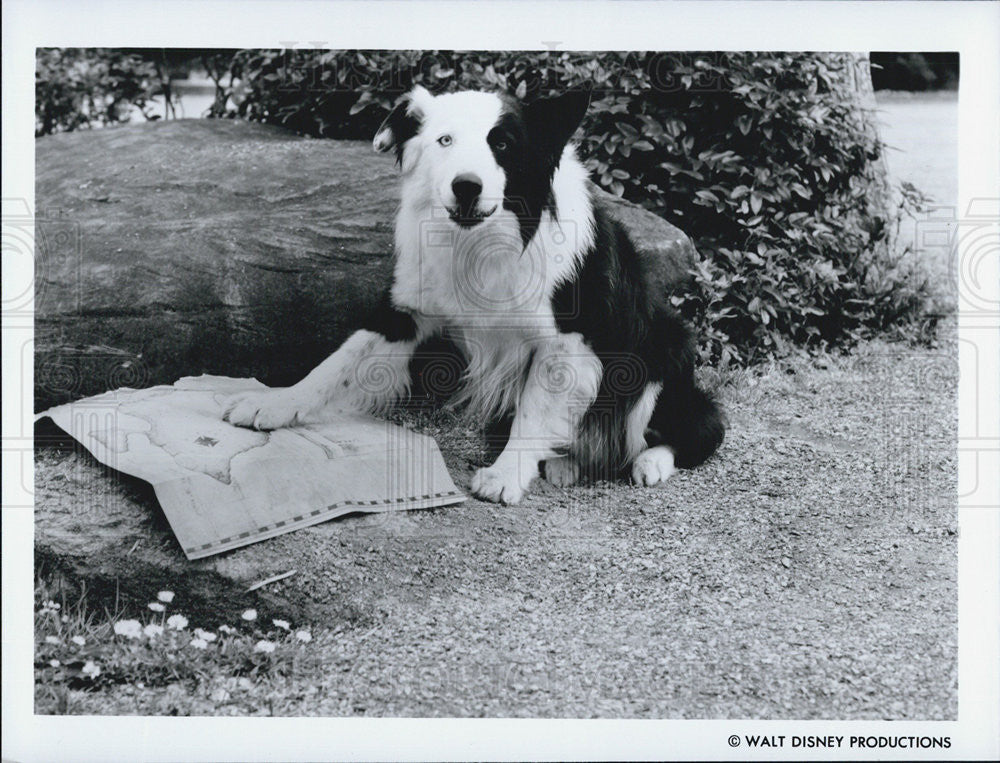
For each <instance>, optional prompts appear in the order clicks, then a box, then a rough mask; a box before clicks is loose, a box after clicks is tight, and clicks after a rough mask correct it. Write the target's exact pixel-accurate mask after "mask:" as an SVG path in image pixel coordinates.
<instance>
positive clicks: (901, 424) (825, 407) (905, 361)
mask: <svg viewBox="0 0 1000 763" xmlns="http://www.w3.org/2000/svg"><path fill="white" fill-rule="evenodd" d="M954 358H955V338H954V329H953V328H946V329H945V338H944V340H943V341H942V344H941V346H940V347H939V348H936V349H933V350H912V349H909V348H905V347H901V346H896V345H887V344H882V343H876V344H871V345H867V346H865V347H862V348H861V349H860V350H859V351H858V352H857V353H856V354H855V355H853V356H851V357H849V358H829V359H825V360H821V361H806V360H800V361H795V362H792V363H785V364H781V365H776V366H774V367H772V368H769V369H766V370H765V371H764V372H763V373H757V374H752V375H751V374H746V375H744V376H741V377H739V378H737V379H731V380H730V384H728V385H727V386H726V387H725V388H724V390H723V392H722V395H723V399H724V401H725V404H726V407H727V409H728V411H729V415H730V418H731V428H730V431H729V434H728V437H727V440H726V443H725V444H724V446H723V448H722V450H721V451H720V453H719V454H718V455H717V456H716V457H715V458H713V459H712V460H711V461H710V462H709V463H707V464H706V465H705V466H703V467H701V468H699V469H696V470H692V471H685V472H680V473H678V474H677V475H676V476H675V477H674V478H673V479H672V480H671V481H670V482H669V483H668V484H667V485H666V486H664V487H661V488H635V487H631V486H628V485H617V484H616V485H612V484H601V485H598V486H594V487H585V488H572V489H567V490H559V489H556V488H553V487H551V486H549V485H547V484H539V485H538V487H537V488H536V490H535V491H534V493H533V494H532V495H531V496H530V497H529V498H528V500H527V501H526V502H525V504H524V505H523V506H521V507H517V508H508V507H499V506H494V505H490V504H484V503H480V502H478V501H474V500H470V501H468V502H467V503H466V504H464V505H462V506H458V507H453V508H448V509H442V510H434V511H425V512H410V513H406V514H402V515H396V516H390V517H386V516H374V517H357V518H349V519H347V520H344V521H338V522H332V523H327V524H325V525H321V526H318V527H316V528H312V529H309V530H306V531H303V532H307V533H311V534H312V536H313V538H312V541H311V542H310V544H309V548H311V549H313V551H312V552H310V553H312V554H313V556H314V558H310V559H304V560H302V564H301V566H300V570H305V571H304V572H300V574H298V575H296V576H293V577H292V578H289V579H288V580H287V581H282V582H281V583H278V584H275V586H274V587H275V588H277V589H278V590H277V591H275V593H277V594H280V595H288V596H289V597H290V598H294V596H295V595H296V593H298V594H303V593H306V592H308V594H309V595H311V596H314V597H315V596H320V597H329V598H330V599H332V600H337V601H340V602H342V603H343V605H344V609H343V611H344V612H345V615H344V617H343V618H342V619H340V620H338V621H334V622H327V623H316V624H314V625H313V633H314V635H315V637H316V638H315V641H314V642H313V644H312V645H311V646H312V647H313V651H312V654H313V657H314V659H313V660H310V661H309V664H308V665H305V664H304V665H301V666H299V669H298V670H296V671H295V672H294V674H293V675H291V676H289V677H287V678H286V679H282V680H280V681H279V683H278V684H277V685H276V686H274V687H273V691H272V692H271V694H270V699H267V698H265V697H262V696H261V695H260V693H259V692H255V691H245V692H241V691H240V690H238V689H233V690H232V692H231V696H230V697H229V698H228V699H227V700H226V701H225V702H222V703H219V702H215V701H213V700H211V699H210V697H211V695H212V693H213V691H214V690H215V689H217V688H218V687H219V686H221V685H223V684H224V681H223V679H221V678H219V679H218V681H209V682H206V683H204V684H203V685H202V686H200V687H199V688H198V689H197V690H196V691H194V693H189V689H188V688H186V687H182V686H172V687H167V688H165V689H151V688H149V689H145V690H142V691H139V690H136V689H135V688H134V687H119V688H116V689H114V690H112V691H110V692H104V693H101V694H96V695H80V696H79V697H78V701H77V702H76V703H75V711H76V712H82V713H135V712H142V713H167V712H180V713H194V714H234V715H237V714H238V715H243V714H254V713H258V714H268V713H270V712H272V711H273V712H275V713H277V714H282V715H344V714H351V715H358V714H361V715H377V716H395V715H403V716H413V715H416V716H543V717H567V716H569V717H622V716H627V717H642V718H663V717H672V718H723V717H725V718H737V717H744V718H840V719H853V718H871V719H878V718H921V719H927V718H935V719H945V718H954V717H955V715H956V637H957V624H956V622H957V621H956V559H957V556H956V541H957V535H956V533H957V530H956V505H955V504H956V498H955V496H956V490H957V482H956V453H955V442H956V439H955V438H956V411H955V395H956V388H957V368H956V363H955V361H954ZM820 366H822V367H820ZM413 423H414V424H415V425H417V426H418V427H419V428H421V429H423V430H424V431H429V432H432V433H434V434H435V435H436V436H437V437H438V441H439V444H440V445H441V448H442V451H443V452H444V453H445V454H446V459H447V461H448V466H449V468H450V469H451V471H452V473H453V475H454V476H455V478H456V481H457V482H458V483H459V484H460V485H461V486H463V487H467V486H468V480H469V478H470V476H471V473H472V470H473V468H474V467H475V465H476V464H478V463H481V461H482V459H483V457H484V456H483V453H482V452H481V448H480V445H479V442H480V441H479V440H478V439H477V437H476V435H475V433H473V432H470V431H466V430H463V429H461V428H456V427H454V426H453V423H452V422H449V421H448V420H447V417H445V416H440V415H439V416H437V417H431V418H424V419H418V420H415V421H414V422H413ZM272 543H276V544H280V543H281V539H280V538H279V539H276V540H275V541H272ZM232 684H233V681H232V680H230V681H229V682H228V683H225V685H226V686H227V687H229V688H231V689H232V688H233V687H232ZM275 697H278V698H279V699H278V701H277V703H275Z"/></svg>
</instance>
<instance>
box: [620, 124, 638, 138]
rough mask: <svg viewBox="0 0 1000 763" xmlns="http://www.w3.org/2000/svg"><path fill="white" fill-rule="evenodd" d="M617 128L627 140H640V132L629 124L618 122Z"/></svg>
mask: <svg viewBox="0 0 1000 763" xmlns="http://www.w3.org/2000/svg"><path fill="white" fill-rule="evenodd" d="M615 127H617V128H618V132H620V133H621V134H622V135H624V136H625V137H626V138H638V137H639V131H638V130H636V129H635V128H634V127H633V126H632V125H630V124H629V123H628V122H618V123H617V124H616V125H615Z"/></svg>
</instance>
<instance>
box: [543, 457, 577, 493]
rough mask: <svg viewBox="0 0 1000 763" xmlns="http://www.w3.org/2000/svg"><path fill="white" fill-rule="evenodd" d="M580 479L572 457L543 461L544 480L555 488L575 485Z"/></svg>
mask: <svg viewBox="0 0 1000 763" xmlns="http://www.w3.org/2000/svg"><path fill="white" fill-rule="evenodd" d="M579 479H580V466H579V465H578V464H577V463H576V459H574V458H573V457H572V456H563V457H562V458H549V459H546V461H545V480H546V481H547V482H549V483H550V484H552V485H555V486H556V487H569V486H570V485H575V484H576V483H577V482H578V481H579Z"/></svg>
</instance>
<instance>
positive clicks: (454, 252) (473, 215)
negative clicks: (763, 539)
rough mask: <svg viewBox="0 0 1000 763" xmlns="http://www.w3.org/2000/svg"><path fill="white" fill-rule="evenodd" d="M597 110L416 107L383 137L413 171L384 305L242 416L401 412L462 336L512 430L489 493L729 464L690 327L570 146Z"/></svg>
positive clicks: (466, 399) (467, 104) (576, 99)
mask: <svg viewBox="0 0 1000 763" xmlns="http://www.w3.org/2000/svg"><path fill="white" fill-rule="evenodd" d="M589 100H590V97H589V93H587V92H585V91H570V92H567V93H566V94H564V95H562V96H559V97H556V98H549V99H541V100H536V101H534V102H532V103H529V104H522V103H521V102H519V101H518V100H517V99H515V98H513V97H511V96H509V95H507V94H504V93H483V92H473V91H468V92H457V93H448V94H443V95H438V96H434V95H432V94H431V93H430V92H428V91H427V90H425V89H424V88H422V87H419V86H418V87H415V88H414V89H413V90H412V91H411V92H409V93H408V94H406V95H404V96H403V97H402V98H401V99H400V101H399V102H398V103H397V104H396V105H395V107H394V109H393V110H392V112H391V113H390V114H389V116H388V117H387V118H386V120H385V122H384V123H383V125H382V126H381V127H380V128H379V130H378V132H377V133H376V135H375V139H374V146H375V150H376V151H380V152H381V151H390V150H391V151H394V152H395V154H396V159H397V162H398V164H399V166H400V168H401V172H402V198H401V204H400V209H399V212H398V215H397V217H396V229H395V242H396V246H395V249H396V251H395V265H394V267H395V270H394V278H393V282H392V285H391V287H390V288H389V290H388V293H387V294H386V298H385V301H384V303H383V305H382V307H381V308H380V309H379V310H378V311H377V312H376V313H375V314H374V315H372V316H371V317H370V319H369V320H368V322H366V323H365V324H364V328H363V329H362V330H359V331H357V332H355V333H354V334H353V335H352V336H351V337H350V338H349V339H348V340H347V341H346V342H344V344H343V345H342V346H341V347H340V349H339V350H337V351H336V352H335V353H334V354H333V355H331V356H330V357H329V358H327V359H326V360H325V361H324V362H323V363H321V364H320V365H319V366H318V367H317V368H315V369H314V370H313V371H312V372H311V373H310V374H309V375H308V376H306V378H305V379H303V380H302V381H300V382H299V383H298V384H296V385H294V386H292V387H287V388H282V389H273V390H267V391H264V392H256V393H248V394H243V395H238V396H236V397H234V398H232V399H231V400H230V401H228V405H227V407H226V412H225V418H226V419H227V420H228V421H230V422H232V423H233V424H237V425H241V426H247V427H255V428H257V429H276V428H279V427H285V426H291V425H294V424H296V423H300V422H306V421H309V420H310V419H313V420H315V419H317V418H319V417H320V416H321V412H322V410H323V409H324V408H325V407H327V406H328V405H330V406H336V407H350V408H353V409H362V410H369V411H371V410H377V409H384V408H385V407H387V406H389V405H391V404H392V403H393V402H394V401H396V400H397V399H399V398H400V397H401V396H403V395H405V394H406V393H407V392H408V389H409V384H410V373H409V364H410V360H411V358H412V356H413V353H414V351H415V349H416V348H417V346H418V345H419V344H420V343H421V342H423V341H424V340H426V339H428V338H429V337H431V336H432V335H434V334H445V335H446V336H448V337H449V338H451V339H453V340H454V341H455V342H456V343H457V344H458V346H459V347H460V348H461V349H462V351H463V353H464V355H465V358H466V359H467V361H468V366H467V368H466V371H465V374H464V376H463V385H462V389H461V391H460V392H459V393H458V397H459V400H460V402H462V403H464V404H465V405H466V407H467V410H468V411H469V412H470V413H471V414H472V415H473V416H474V417H475V418H476V420H478V421H480V422H486V421H489V420H498V419H503V418H504V417H508V418H511V419H512V420H511V428H510V436H509V439H508V441H507V444H506V447H505V448H504V449H503V452H502V453H501V454H500V455H499V457H498V458H497V459H496V461H495V462H494V463H493V465H492V466H488V467H485V468H482V469H479V470H478V471H477V472H476V474H475V475H474V477H473V479H472V485H471V488H472V492H473V493H474V494H475V495H477V496H479V497H480V498H484V499H487V500H490V501H500V502H503V503H507V504H511V503H516V502H518V501H519V500H520V499H521V497H522V496H523V494H524V492H525V490H526V489H527V488H528V485H529V483H530V482H531V481H532V479H534V478H535V477H537V476H539V470H540V467H542V468H544V475H545V478H546V479H547V480H548V481H549V482H552V483H554V484H556V485H560V486H565V485H571V484H573V483H574V482H576V481H578V480H579V479H581V478H584V477H586V478H595V477H609V476H615V475H619V474H622V473H627V470H628V469H631V476H632V479H633V480H634V481H635V482H636V483H638V484H640V485H655V484H657V483H659V482H662V481H663V480H666V479H667V478H668V477H669V476H670V474H671V473H672V472H673V470H674V468H675V467H694V466H697V465H698V464H700V463H702V462H703V461H705V459H707V458H708V457H709V456H710V455H712V453H713V452H714V451H715V450H716V448H717V447H718V446H719V444H720V443H721V442H722V438H723V433H724V425H723V421H722V416H721V413H720V411H719V409H718V408H717V406H716V404H715V403H714V401H713V400H712V399H711V398H710V397H709V396H708V395H707V394H705V393H704V392H703V391H702V390H700V389H699V388H698V387H697V386H696V385H695V381H694V353H693V350H692V345H691V340H690V337H689V333H688V331H687V329H686V328H685V326H684V325H683V324H682V323H681V322H680V321H679V320H678V318H677V317H676V315H675V314H674V313H673V311H672V310H671V309H670V308H669V307H668V306H667V305H666V295H665V294H664V293H663V290H662V288H658V287H657V286H656V285H655V279H654V278H653V276H652V275H651V273H650V269H649V268H648V267H647V266H646V264H645V261H644V259H643V258H642V257H640V256H639V254H638V253H637V252H636V250H635V247H634V246H633V244H632V243H631V241H630V240H629V238H628V236H627V235H626V233H625V231H624V230H623V229H622V227H621V226H620V225H619V224H618V223H617V222H616V221H614V220H611V219H608V218H607V217H606V216H605V215H604V214H603V212H602V211H600V210H599V209H598V208H597V207H596V206H595V204H594V203H593V202H592V200H591V197H590V193H589V191H588V187H587V172H586V170H585V169H584V168H583V165H582V164H581V163H580V160H579V159H578V158H577V155H576V151H575V149H574V147H573V146H572V145H571V144H569V143H568V141H569V138H570V136H571V135H572V134H573V132H574V131H575V130H576V128H577V127H578V126H579V124H580V122H581V121H582V120H583V117H584V114H585V113H586V110H587V107H588V105H589Z"/></svg>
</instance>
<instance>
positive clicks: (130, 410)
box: [39, 376, 465, 559]
mask: <svg viewBox="0 0 1000 763" xmlns="http://www.w3.org/2000/svg"><path fill="white" fill-rule="evenodd" d="M263 388H264V385H263V384H261V383H260V382H258V381H257V380H256V379H231V378H228V377H224V376H198V377H186V378H184V379H181V380H180V381H178V382H177V383H176V384H174V385H172V386H159V387H151V388H149V389H141V390H133V389H121V390H117V391H114V392H107V393H105V394H103V395H97V396H96V397H89V398H85V399H83V400H78V401H76V402H73V403H68V404H66V405H60V406H58V407H56V408H52V409H50V410H48V411H45V412H44V413H42V414H39V418H41V417H45V416H47V417H50V418H51V419H52V420H53V421H54V422H55V423H56V425H58V426H59V427H60V428H61V429H63V430H65V431H66V432H68V433H69V434H70V435H72V436H73V438H75V439H76V440H78V441H79V442H80V443H82V444H83V446H84V447H85V448H86V449H87V450H89V451H90V452H91V453H92V454H93V455H94V457H95V458H97V460H98V461H100V462H101V463H103V464H106V465H108V466H110V467H112V468H114V469H117V470H118V471H121V472H125V473H126V474H131V475H133V476H135V477H139V478H140V479H143V480H146V481H147V482H150V483H151V484H152V485H153V489H154V490H155V491H156V497H157V498H158V499H159V502H160V505H161V506H162V507H163V513H164V514H165V515H166V517H167V520H168V521H169V522H170V527H171V528H172V529H173V531H174V534H175V535H176V536H177V540H178V541H179V542H180V544H181V548H183V549H184V553H185V554H187V557H188V558H189V559H198V558H201V557H205V556H210V555H212V554H217V553H219V552H221V551H227V550H229V549H233V548H237V547H239V546H245V545H247V544H249V543H255V542H256V541H259V540H264V539H265V538H273V537H274V536H276V535H281V534H283V533H287V532H291V531H292V530H297V529H299V528H300V527H308V526H309V525H314V524H316V523H318V522H323V521H325V520H327V519H333V518H334V517H338V516H341V515H343V514H349V513H351V512H359V511H361V512H377V511H392V510H402V509H423V508H430V507H433V506H446V505H450V504H455V503H460V502H462V501H463V500H465V496H464V495H462V494H461V493H460V492H459V491H458V490H457V489H456V488H455V485H454V483H453V482H452V481H451V477H450V476H449V475H448V471H447V469H446V468H445V465H444V460H443V459H442V457H441V453H440V451H439V450H438V448H437V444H436V443H435V442H434V440H433V439H432V438H430V437H427V436H424V435H420V434H417V433H415V432H411V431H409V430H408V429H405V428H404V427H401V426H398V425H396V424H392V423H390V422H387V421H381V420H379V419H375V418H372V417H370V416H365V415H361V414H352V413H344V414H337V416H336V417H335V418H331V419H329V420H328V421H326V422H324V423H322V424H310V425H303V426H297V427H294V428H291V429H278V430H275V431H273V432H257V431H254V430H252V429H244V428H241V427H236V426H233V425H232V424H229V423H227V422H225V421H223V420H222V409H223V404H224V401H225V400H226V398H227V397H229V395H232V394H234V393H237V392H243V391H247V390H256V389H263Z"/></svg>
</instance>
